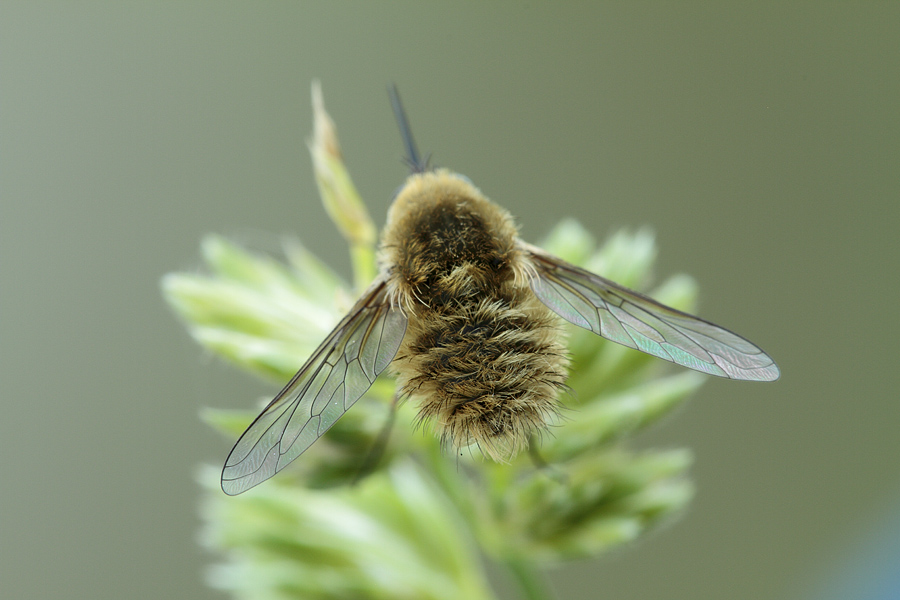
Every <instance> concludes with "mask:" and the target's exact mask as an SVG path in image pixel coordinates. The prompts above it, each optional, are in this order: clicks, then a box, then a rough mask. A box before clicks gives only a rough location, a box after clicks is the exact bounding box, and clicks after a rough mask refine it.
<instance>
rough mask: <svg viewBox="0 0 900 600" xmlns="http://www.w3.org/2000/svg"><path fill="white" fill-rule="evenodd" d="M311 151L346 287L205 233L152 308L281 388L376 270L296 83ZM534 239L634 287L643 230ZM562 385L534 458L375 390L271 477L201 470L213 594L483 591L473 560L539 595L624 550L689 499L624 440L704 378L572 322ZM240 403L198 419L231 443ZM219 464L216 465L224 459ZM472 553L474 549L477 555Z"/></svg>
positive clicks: (363, 216)
mask: <svg viewBox="0 0 900 600" xmlns="http://www.w3.org/2000/svg"><path fill="white" fill-rule="evenodd" d="M313 106H314V112H315V133H314V135H313V138H312V140H311V141H310V152H311V153H312V156H313V164H314V166H315V171H316V180H317V182H318V184H319V190H320V193H321V195H322V200H323V203H324V204H325V207H326V210H327V211H328V214H329V215H330V216H331V218H332V220H333V221H334V222H335V223H336V225H337V226H338V229H339V230H340V231H341V233H342V234H343V235H344V237H345V238H346V239H347V241H348V244H349V245H350V250H351V257H352V259H353V267H354V281H353V286H352V287H351V286H350V285H349V284H348V283H347V282H345V281H342V280H341V278H340V277H338V276H337V275H335V274H334V272H333V271H332V270H331V269H329V268H328V267H327V266H326V265H325V264H324V263H322V262H321V261H320V260H319V259H317V258H316V257H315V256H314V255H313V254H311V253H310V252H308V251H307V250H306V249H305V248H304V247H303V246H301V245H300V244H299V243H296V242H291V243H287V244H286V245H285V256H286V260H284V261H279V260H275V259H273V258H270V257H268V256H264V255H261V254H256V253H252V252H248V251H247V250H245V249H243V248H241V247H239V246H236V245H235V244H233V243H231V242H228V241H227V240H225V239H223V238H221V237H217V236H209V237H207V238H206V239H204V241H203V243H202V251H203V256H204V259H205V260H206V262H207V263H208V264H209V268H210V274H209V275H194V274H184V273H173V274H169V275H167V276H166V277H165V278H164V279H163V282H162V283H163V292H164V295H165V297H166V300H167V301H168V302H169V304H170V305H171V306H172V307H173V308H174V309H175V311H176V312H177V313H178V315H179V316H180V317H181V319H182V320H183V321H184V322H185V324H186V325H187V327H188V329H189V331H190V333H191V335H192V336H193V337H194V338H195V339H196V340H197V341H198V342H199V343H200V344H201V345H203V346H205V347H206V348H209V349H210V350H212V351H213V352H215V353H217V354H219V355H221V356H223V357H225V358H226V359H228V360H229V361H231V362H233V363H235V364H237V365H240V366H242V367H245V368H248V369H249V370H251V371H254V372H256V373H259V374H262V375H266V376H268V377H270V378H275V379H277V380H279V381H281V382H284V381H286V380H287V379H288V378H290V377H291V376H292V375H293V374H294V372H295V371H296V369H297V368H298V367H299V366H300V365H302V364H303V362H304V360H305V359H306V357H308V356H309V355H310V354H311V353H312V351H313V350H314V349H315V347H316V346H317V345H318V344H319V343H320V342H321V340H322V339H324V338H325V336H326V335H327V334H328V332H329V331H330V330H331V328H332V327H333V326H334V325H335V324H336V323H337V322H338V320H339V319H340V318H341V316H342V315H343V313H344V312H345V311H346V310H347V309H348V308H349V306H350V304H351V299H352V297H353V293H354V292H351V289H352V290H355V292H356V293H358V292H359V291H360V290H362V289H364V288H365V286H366V285H367V284H368V283H369V281H370V280H371V279H372V278H373V277H374V274H375V260H374V256H375V253H374V244H375V228H374V226H373V225H372V222H371V220H370V218H369V216H368V213H367V211H366V209H365V205H364V204H363V202H362V200H361V199H360V197H359V194H358V193H357V191H356V188H355V187H354V186H353V183H352V181H351V179H350V176H349V174H348V172H347V169H346V167H345V166H344V164H343V161H342V159H341V154H340V150H339V145H338V141H337V136H336V133H335V128H334V124H333V123H332V121H331V119H330V118H329V117H328V115H327V113H325V110H324V107H323V103H322V96H321V91H320V90H319V87H318V84H314V85H313ZM542 246H543V247H544V248H545V249H547V250H548V251H550V252H551V253H553V254H555V255H557V256H560V257H562V258H564V259H566V260H568V261H570V262H573V263H575V264H578V265H581V266H584V267H586V268H587V269H589V270H591V271H594V272H599V273H603V274H604V275H606V276H608V277H610V278H611V279H614V280H615V281H618V282H620V283H622V284H624V285H627V286H629V287H634V288H637V289H642V288H646V284H647V280H648V279H649V271H650V268H651V266H652V263H653V259H654V255H655V249H654V243H653V236H652V234H651V233H650V232H648V231H646V230H640V231H637V232H628V231H621V232H619V233H617V234H615V235H613V236H612V237H611V238H610V239H609V240H607V242H606V243H605V244H603V245H602V246H600V247H599V248H598V247H596V246H595V243H594V240H593V239H592V238H591V236H590V235H589V234H588V233H587V232H586V231H585V230H584V229H583V228H582V227H581V226H580V225H579V224H578V223H577V222H576V221H572V220H566V221H563V222H561V223H560V224H559V225H557V226H556V227H555V228H554V229H553V230H552V231H551V232H550V234H549V235H548V237H547V239H545V240H544V243H543V244H542ZM652 295H653V297H655V298H657V299H659V300H660V301H662V302H664V303H666V304H668V305H670V306H673V307H675V308H678V309H681V310H685V311H689V310H691V309H692V308H693V304H694V301H695V298H696V286H695V285H694V284H693V282H692V280H691V279H690V278H688V277H686V276H677V277H673V278H671V279H669V280H668V281H667V282H665V283H663V284H662V285H661V286H660V287H658V288H657V289H656V290H654V291H653V292H652ZM568 347H569V350H570V353H571V371H570V376H569V380H568V384H569V386H570V388H571V390H570V392H568V393H566V394H564V397H563V403H564V405H565V409H564V411H563V415H562V418H561V419H560V420H559V422H558V423H557V424H556V425H555V426H554V427H552V428H551V430H550V432H549V433H548V434H547V435H544V436H543V437H542V439H540V440H538V442H539V443H537V444H536V448H537V452H536V454H535V455H533V456H530V457H529V456H528V454H527V453H524V455H520V456H518V457H516V458H515V459H513V460H512V461H511V462H509V463H506V464H497V463H493V462H491V461H487V460H483V459H481V458H476V457H475V456H474V455H470V454H469V453H465V452H464V453H462V456H456V455H455V454H454V453H446V452H443V451H442V449H441V448H440V444H439V441H438V440H437V439H436V437H435V436H434V435H431V432H429V431H417V430H416V421H415V411H414V410H413V409H412V408H411V407H409V406H407V405H405V404H403V403H401V404H400V406H399V407H397V409H396V414H395V418H394V424H393V427H392V429H391V431H390V436H389V437H388V438H387V439H388V442H387V444H386V445H385V446H384V450H383V453H382V454H381V455H380V459H379V460H378V461H377V465H375V466H373V465H370V464H368V463H370V462H375V461H372V460H370V459H371V458H372V456H373V452H372V449H373V448H374V447H376V446H381V445H384V444H381V441H383V439H384V436H383V433H384V431H385V425H386V423H388V422H389V420H390V419H391V412H392V409H391V404H392V403H391V398H392V397H393V394H394V384H393V381H391V379H390V378H389V377H387V376H386V375H384V376H382V377H380V378H379V379H378V380H377V381H376V383H375V385H374V386H372V388H371V389H370V390H369V391H368V392H367V393H366V394H365V395H364V396H363V398H362V399H361V400H360V401H359V402H358V403H357V404H356V405H355V406H354V407H353V408H352V409H351V410H350V411H348V413H347V414H346V415H345V416H344V417H343V418H341V419H340V420H339V421H338V422H337V424H336V425H335V426H334V427H333V428H332V429H331V430H329V431H328V433H327V434H325V436H323V438H322V439H320V440H319V441H318V442H317V443H315V444H314V445H313V446H312V447H311V448H310V449H309V450H308V451H307V452H306V453H304V455H303V456H302V457H301V459H300V460H297V461H296V462H295V463H294V464H292V465H291V467H290V468H289V469H287V470H286V471H285V472H283V473H281V474H280V475H278V476H277V477H274V478H273V479H271V480H270V481H267V482H265V484H264V485H260V486H258V487H256V488H254V489H253V490H250V491H248V492H247V493H245V494H241V495H240V496H235V497H228V496H226V495H225V494H223V493H222V491H221V490H220V489H219V484H218V474H219V469H218V468H211V467H209V468H205V469H203V470H202V471H201V473H200V481H201V483H202V485H203V489H204V501H203V504H202V508H201V512H202V516H203V519H204V529H203V535H202V540H203V544H204V545H205V546H206V547H208V548H209V549H210V550H212V551H213V552H215V553H217V554H219V555H221V556H222V557H223V562H222V563H221V564H218V565H216V566H215V567H214V568H212V569H211V570H210V572H209V582H210V585H212V586H213V587H216V588H219V589H223V590H226V591H229V592H231V593H232V594H233V595H234V597H236V598H247V599H260V600H262V599H288V598H321V599H329V600H330V599H335V600H337V599H339V598H351V597H352V598H385V599H387V598H391V599H404V598H410V599H414V598H415V599H432V598H433V599H444V598H446V599H448V600H449V599H455V598H474V599H479V598H493V597H494V596H493V594H492V592H491V590H490V588H489V587H488V585H487V582H486V579H485V576H484V574H483V572H482V569H481V556H482V555H483V556H486V557H487V558H488V559H490V560H493V561H495V562H497V563H499V564H502V565H505V566H506V567H508V569H509V571H510V573H511V574H512V576H513V577H514V578H515V579H516V580H518V581H519V583H520V584H521V588H522V592H523V594H524V597H527V598H531V599H539V598H548V597H550V594H549V592H548V589H547V587H546V584H545V583H544V581H543V578H542V575H541V573H542V571H543V570H544V569H546V568H547V567H550V566H552V565H555V564H559V563H561V562H564V561H567V560H571V559H576V558H586V557H594V556H598V555H599V554H601V553H603V552H604V551H606V550H609V549H611V548H615V547H617V546H620V545H622V544H624V543H627V542H631V541H632V540H634V539H636V538H638V537H639V536H640V535H642V534H643V533H645V532H646V531H648V530H650V529H653V528H654V527H657V526H658V525H659V524H660V523H663V522H665V521H667V520H669V519H671V518H672V517H673V516H675V515H677V514H678V513H679V512H680V511H681V510H682V509H683V508H684V507H685V506H686V504H687V503H688V502H689V501H690V499H691V496H692V493H693V488H692V486H691V483H690V482H689V481H688V479H687V478H686V473H687V470H688V468H689V467H690V463H691V457H690V453H689V452H687V451H686V450H665V451H659V450H654V451H642V452H636V451H634V450H630V449H629V448H628V446H627V444H626V442H627V438H628V437H629V436H630V435H632V434H633V433H635V432H637V431H639V430H641V429H643V428H644V427H647V426H648V425H650V424H651V423H653V422H655V421H656V420H658V419H659V418H661V417H663V416H664V415H666V414H668V413H669V412H670V411H672V410H673V409H674V408H675V407H677V406H678V405H679V404H680V403H681V402H683V401H684V400H685V398H687V397H688V396H689V395H690V394H691V393H692V392H694V391H695V390H696V389H697V388H698V387H699V386H700V385H701V384H702V383H703V381H704V377H703V376H702V375H700V374H697V373H694V372H691V371H684V370H675V369H669V368H668V365H667V364H666V363H664V362H663V361H660V360H657V359H655V358H653V357H650V356H647V355H645V354H642V353H640V352H635V351H633V350H630V349H628V348H624V347H622V346H619V345H616V344H614V343H611V342H607V341H605V340H604V339H602V338H600V337H598V336H596V335H593V334H592V333H590V332H587V331H585V330H582V329H576V328H574V327H572V328H570V331H569V340H568ZM256 413H257V411H255V410H247V411H224V410H219V409H207V410H205V411H204V412H203V415H202V416H203V418H204V420H205V421H206V422H207V423H209V424H210V425H211V426H213V427H214V428H216V429H217V430H219V431H221V432H222V433H223V434H225V435H226V436H227V438H228V440H229V441H233V440H235V439H237V436H238V435H240V433H241V432H242V431H243V430H244V429H245V428H246V427H247V425H248V424H249V423H250V421H251V420H252V419H253V417H254V416H255V415H256ZM223 456H224V454H223ZM479 551H480V553H479Z"/></svg>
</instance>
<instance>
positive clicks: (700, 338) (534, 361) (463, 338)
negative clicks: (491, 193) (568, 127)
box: [222, 87, 779, 495]
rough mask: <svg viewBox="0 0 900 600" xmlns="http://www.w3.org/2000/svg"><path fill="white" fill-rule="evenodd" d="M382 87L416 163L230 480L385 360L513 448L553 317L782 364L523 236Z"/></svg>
mask: <svg viewBox="0 0 900 600" xmlns="http://www.w3.org/2000/svg"><path fill="white" fill-rule="evenodd" d="M390 92H391V101H392V104H393V106H394V112H395V114H396V117H397V121H398V124H399V126H400V131H401V134H402V136H403V140H404V144H405V146H406V152H407V162H408V163H409V165H410V167H411V169H412V174H411V175H410V176H409V177H408V178H407V180H406V182H405V183H404V184H403V186H402V187H401V188H400V190H399V192H398V193H397V195H396V197H395V198H394V201H393V204H392V205H391V207H390V210H389V212H388V216H387V224H386V226H385V229H384V233H383V237H382V241H381V248H380V254H379V266H380V273H379V275H378V277H377V278H376V279H375V281H374V282H373V283H372V285H371V286H370V287H369V289H367V290H366V291H365V293H363V295H362V297H361V298H360V299H359V300H358V301H357V302H356V304H355V305H354V306H353V308H352V309H351V310H350V312H349V313H348V314H347V315H346V316H345V317H344V318H343V319H342V320H341V321H340V323H338V325H337V327H335V328H334V331H332V332H331V333H330V334H329V335H328V337H327V338H325V341H323V342H322V344H321V345H320V346H319V347H318V348H317V349H316V351H315V352H314V353H313V355H312V356H311V357H310V358H309V360H307V361H306V364H304V365H303V366H302V367H301V368H300V370H299V371H298V372H297V374H296V375H294V377H293V378H292V379H291V380H290V382H288V384H287V385H286V386H285V387H284V389H283V390H281V392H279V394H278V395H277V396H275V398H274V399H273V400H272V401H271V402H270V403H269V405H268V406H267V407H266V408H265V409H264V410H263V411H262V413H261V414H260V415H259V416H258V417H257V418H256V420H255V421H254V422H253V423H252V424H251V425H250V427H249V428H248V429H247V431H245V432H244V434H243V435H242V436H241V438H240V439H239V440H238V442H237V444H235V446H234V448H233V449H232V451H231V454H229V456H228V459H227V460H226V462H225V467H224V469H223V471H222V489H223V490H224V491H225V493H226V494H230V495H234V494H239V493H241V492H244V491H246V490H248V489H249V488H251V487H253V486H255V485H257V484H259V483H261V482H262V481H265V480H266V479H268V478H269V477H272V476H273V475H274V474H275V473H277V472H278V471H280V470H281V469H283V468H284V467H285V466H286V465H287V464H288V463H290V462H291V461H292V460H294V459H295V458H297V457H298V456H300V454H302V453H303V452H304V451H305V450H306V449H307V448H309V447H310V446H311V445H312V444H313V442H315V441H316V440H317V439H318V438H319V437H321V436H322V435H323V434H324V433H325V432H326V431H327V430H328V429H329V428H330V427H331V426H332V425H333V424H334V423H335V421H337V420H338V419H339V418H340V417H341V415H343V414H344V413H345V412H346V411H347V410H348V409H349V408H350V407H351V406H352V405H353V404H354V403H355V402H356V401H357V400H358V399H359V398H360V397H361V396H362V395H363V394H364V393H365V392H366V390H368V389H369V387H370V386H371V385H372V383H373V382H374V381H375V378H376V377H377V376H378V375H379V374H380V373H382V372H383V371H385V370H386V369H388V367H390V371H391V372H392V373H393V374H394V375H396V377H397V386H398V388H397V389H398V394H399V396H400V397H408V398H411V399H413V400H414V401H416V402H418V405H419V418H420V419H422V420H429V421H433V422H434V423H435V425H436V427H437V429H439V430H440V433H441V438H442V440H444V441H445V442H447V443H449V444H451V445H452V446H454V447H456V448H462V447H466V446H469V445H471V444H475V445H476V446H478V448H480V449H481V451H482V452H483V453H485V454H486V455H488V456H490V457H491V458H493V459H494V460H503V459H505V458H508V457H510V456H512V455H514V454H515V453H516V452H518V451H519V450H521V449H522V448H523V447H524V446H525V445H527V443H528V440H529V438H530V436H531V434H532V433H535V432H537V431H540V430H541V429H543V428H545V427H546V426H547V422H548V419H549V418H550V417H551V416H552V415H553V414H554V413H557V412H558V410H559V404H558V400H557V394H558V392H559V390H560V388H562V387H563V385H564V382H565V379H566V367H567V362H568V360H567V357H566V349H565V347H564V345H563V339H564V338H563V332H562V328H561V322H560V319H559V318H558V317H561V318H562V320H565V321H568V322H569V323H572V324H574V325H577V326H579V327H583V328H585V329H588V330H590V331H592V332H594V333H596V334H597V335H600V336H603V337H604V338H606V339H608V340H611V341H613V342H616V343H619V344H623V345H625V346H628V347H630V348H634V349H635V350H640V351H642V352H646V353H648V354H652V355H653V356H657V357H659V358H662V359H664V360H668V361H671V362H674V363H678V364H680V365H683V366H685V367H688V368H690V369H694V370H697V371H701V372H703V373H709V374H711V375H717V376H720V377H728V378H730V379H745V380H753V381H773V380H775V379H778V376H779V370H778V367H777V366H776V365H775V363H774V362H773V361H772V359H771V358H770V357H769V356H768V355H767V354H766V353H765V352H763V351H762V350H761V349H760V348H759V347H757V346H756V345H754V344H752V343H751V342H749V341H748V340H746V339H744V338H742V337H740V336H738V335H736V334H734V333H732V332H730V331H728V330H727V329H723V328H722V327H719V326H718V325H713V324H712V323H709V322H708V321H704V320H702V319H699V318H697V317H694V316H691V315H689V314H686V313H683V312H681V311H678V310H675V309H673V308H669V307H668V306H665V305H663V304H660V303H659V302H656V301H655V300H653V299H651V298H648V297H647V296H644V295H643V294H639V293H638V292H634V291H632V290H629V289H627V288H624V287H622V286H620V285H618V284H616V283H614V282H612V281H609V280H607V279H604V278H603V277H600V276H599V275H595V274H593V273H590V272H588V271H585V270H584V269H581V268H579V267H576V266H575V265H571V264H569V263H567V262H565V261H563V260H561V259H559V258H556V257H555V256H552V255H550V254H548V253H546V252H544V251H543V250H541V249H540V248H537V247H535V246H532V245H531V244H528V243H526V242H523V241H522V240H521V239H519V237H518V234H517V231H516V226H515V224H514V222H513V219H512V216H511V215H510V214H509V213H508V212H507V211H506V210H504V209H503V208H501V207H499V206H498V205H496V204H494V203H493V202H491V201H490V200H488V199H487V198H486V197H485V196H484V195H483V194H482V193H481V192H480V191H479V190H478V189H477V188H476V187H475V186H474V185H473V184H472V182H471V181H469V180H468V179H467V178H466V177H464V176H462V175H459V174H457V173H453V172H452V171H449V170H447V169H436V168H430V167H429V166H428V164H427V160H426V161H423V160H422V159H421V158H420V156H419V154H418V152H417V150H416V147H415V144H414V142H413V138H412V135H411V133H410V130H409V125H408V123H407V120H406V116H405V114H404V112H403V108H402V106H401V105H400V100H399V97H398V95H397V92H396V90H395V89H394V88H393V87H392V88H391V89H390Z"/></svg>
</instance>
